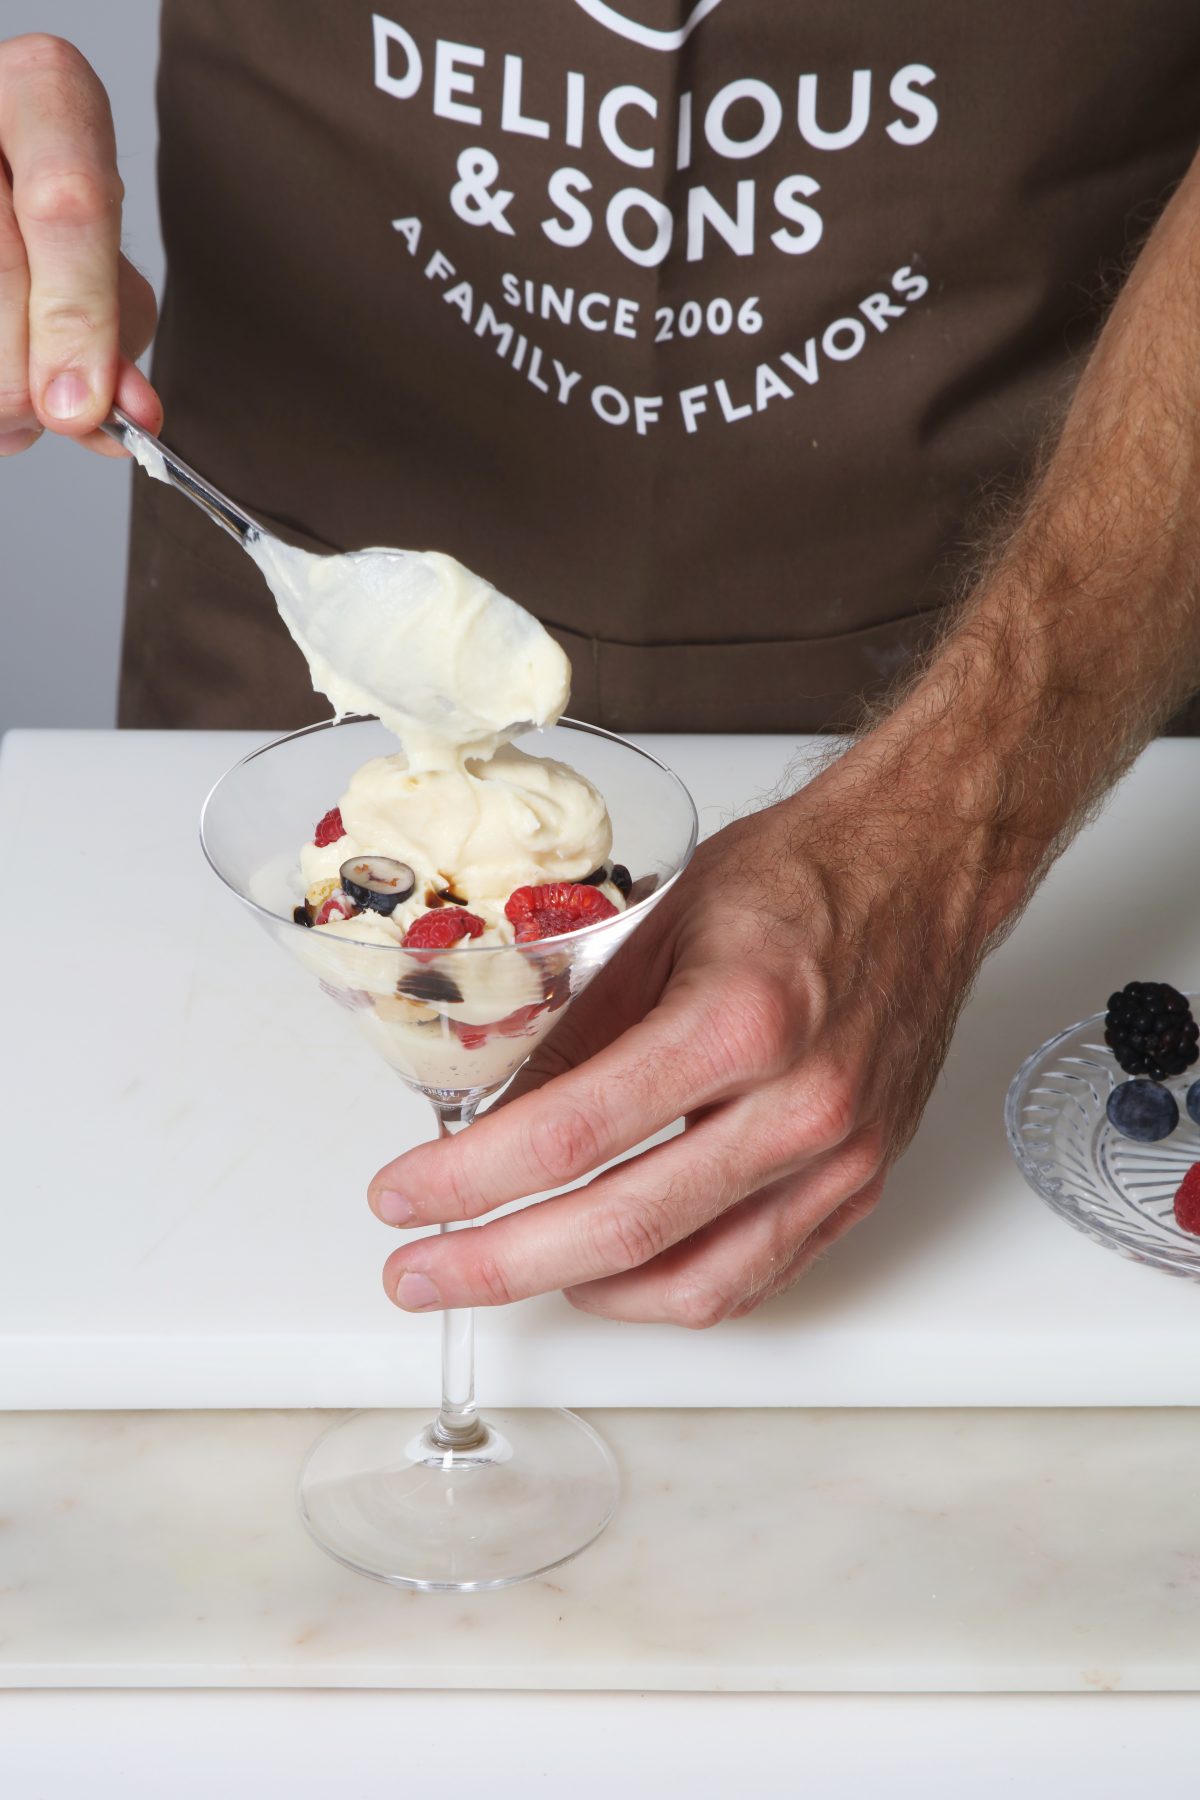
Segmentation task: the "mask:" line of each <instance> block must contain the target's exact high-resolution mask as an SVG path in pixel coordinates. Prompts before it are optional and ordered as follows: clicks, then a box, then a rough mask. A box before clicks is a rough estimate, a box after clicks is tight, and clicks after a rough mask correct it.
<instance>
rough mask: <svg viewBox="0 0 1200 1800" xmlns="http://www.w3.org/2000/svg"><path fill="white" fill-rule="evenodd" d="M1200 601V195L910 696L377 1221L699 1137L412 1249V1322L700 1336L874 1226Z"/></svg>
mask: <svg viewBox="0 0 1200 1800" xmlns="http://www.w3.org/2000/svg"><path fill="white" fill-rule="evenodd" d="M1198 575H1200V169H1198V168H1197V167H1195V166H1194V167H1193V169H1192V170H1191V172H1190V173H1189V175H1188V176H1187V178H1186V180H1185V181H1184V183H1183V185H1182V186H1181V188H1180V189H1179V191H1178V193H1177V194H1176V195H1175V197H1174V198H1173V200H1172V201H1171V203H1170V205H1169V206H1168V207H1167V209H1166V211H1165V213H1164V214H1163V216H1162V218H1161V219H1160V221H1159V223H1158V225H1157V226H1156V228H1155V230H1154V232H1153V233H1152V235H1151V237H1150V239H1149V240H1148V242H1147V244H1146V247H1145V249H1144V251H1143V253H1142V255H1141V257H1140V258H1139V260H1138V262H1137V265H1136V267H1135V269H1134V271H1133V273H1132V275H1131V276H1130V279H1129V281H1128V282H1127V284H1126V286H1125V288H1124V290H1123V292H1122V294H1121V296H1120V298H1119V300H1118V302H1117V304H1116V306H1115V307H1114V309H1113V312H1112V315H1111V317H1110V319H1109V321H1108V323H1107V325H1106V326H1105V329H1104V331H1103V333H1102V335H1101V337H1100V340H1099V342H1098V344H1097V346H1096V349H1095V351H1094V353H1093V355H1092V357H1091V359H1090V361H1089V363H1088V366H1087V368H1086V370H1085V372H1084V375H1083V378H1082V380H1081V382H1080V384H1079V387H1078V390H1077V393H1076V395H1075V399H1074V401H1073V403H1072V406H1071V408H1070V411H1069V413H1068V416H1067V419H1066V423H1065V425H1064V427H1063V430H1062V434H1061V437H1060V439H1059V442H1058V444H1057V447H1056V448H1055V450H1054V452H1053V455H1052V456H1051V457H1050V459H1049V461H1048V464H1047V467H1046V470H1045V473H1044V475H1043V477H1042V479H1041V480H1040V482H1039V483H1038V485H1037V486H1036V488H1035V490H1034V492H1033V495H1032V498H1031V499H1030V501H1029V503H1028V505H1027V506H1026V508H1025V511H1024V513H1023V515H1022V517H1021V518H1020V519H1019V521H1018V522H1017V524H1016V527H1015V529H1014V530H1013V532H1012V535H1011V537H1010V540H1009V542H1008V544H1007V546H1006V547H1005V549H1004V550H1003V552H1002V553H1001V554H1000V555H999V556H998V557H997V559H996V560H995V562H994V565H993V566H992V568H991V569H990V571H989V572H988V574H987V575H986V576H985V577H984V578H983V580H982V581H981V583H980V584H979V587H978V589H977V592H976V594H975V596H974V598H973V599H972V601H971V602H970V604H969V605H968V606H967V607H966V609H965V610H964V612H963V613H962V615H961V616H960V617H959V619H958V620H957V622H956V623H955V624H954V626H953V628H952V629H951V630H950V632H949V633H948V635H947V636H946V637H945V638H944V639H943V641H942V643H941V645H940V647H939V649H938V651H937V652H936V654H935V655H934V657H933V658H932V659H931V660H930V662H929V663H928V665H927V667H926V669H925V671H924V672H923V673H922V674H921V675H920V676H919V677H918V678H917V680H916V681H915V682H914V683H913V684H912V685H911V686H910V688H909V690H908V692H907V693H906V694H905V695H904V696H903V698H901V699H900V700H899V702H898V703H897V704H896V705H895V706H894V707H893V709H892V711H891V712H890V713H889V714H888V716H887V717H885V718H884V719H883V720H882V721H881V722H880V723H879V724H877V725H876V726H875V728H874V729H873V730H871V731H870V732H868V733H867V734H866V735H865V736H863V737H862V738H861V739H860V741H859V742H858V743H856V744H855V745H854V746H853V747H852V748H851V749H850V750H849V751H848V752H847V753H846V754H845V755H844V756H843V757H842V758H841V759H840V760H839V761H838V762H836V763H835V764H834V765H832V766H831V767H830V768H828V769H827V770H825V771H824V773H823V774H821V775H820V776H819V777H818V778H817V780H815V781H814V782H812V783H810V784H809V785H808V786H807V787H806V788H804V789H803V790H802V791H801V792H799V793H797V794H795V795H793V796H792V797H790V798H789V799H787V800H784V801H781V802H779V803H777V804H776V805H773V806H770V807H768V808H766V809H764V810H763V811H762V812H760V813H757V814H755V815H754V816H753V817H752V818H748V819H743V820H740V821H738V822H737V823H736V824H734V825H732V826H729V827H727V828H726V829H725V830H724V831H722V832H719V833H718V834H717V835H716V836H715V837H714V838H712V839H710V840H709V841H708V842H707V843H706V844H704V845H702V846H701V848H700V850H699V852H698V853H697V856H696V858H695V860H694V862H693V864H692V866H691V868H690V869H689V870H688V872H687V874H686V875H685V877H684V878H683V880H682V881H681V882H680V883H679V885H678V886H677V887H676V889H675V890H674V891H673V892H672V893H671V894H670V895H669V896H667V898H666V899H665V900H664V901H663V902H662V904H661V905H660V907H659V908H658V910H657V911H656V912H655V913H654V914H653V915H652V916H651V918H650V919H649V920H648V921H647V923H646V924H645V925H644V926H643V927H642V928H641V930H640V932H639V933H637V934H636V935H635V937H634V938H633V939H632V940H631V941H630V943H629V944H628V945H627V946H626V947H625V949H624V950H623V951H622V952H621V953H620V954H619V956H618V958H617V961H616V963H615V964H614V965H613V966H612V968H611V969H610V970H609V971H608V972H607V974H606V975H602V976H600V977H599V978H598V980H597V981H596V983H595V984H594V985H593V987H592V988H591V989H590V990H589V991H588V992H587V993H586V994H585V995H583V996H582V998H581V999H580V1000H579V1001H577V1002H576V1004H575V1006H574V1007H573V1008H572V1009H571V1010H570V1011H569V1012H568V1013H567V1014H566V1015H565V1017H564V1019H563V1022H562V1024H561V1025H560V1026H559V1027H558V1028H557V1029H556V1031H555V1032H554V1033H553V1035H552V1037H551V1038H550V1039H549V1040H548V1042H547V1044H546V1045H544V1046H543V1049H542V1051H541V1053H540V1055H539V1057H538V1058H536V1059H535V1064H534V1066H533V1068H532V1070H531V1072H530V1075H529V1077H528V1078H526V1079H525V1087H526V1089H532V1090H533V1091H524V1092H522V1093H521V1094H520V1096H519V1097H518V1098H516V1099H515V1100H513V1101H512V1102H511V1103H510V1104H508V1105H505V1106H504V1107H502V1108H501V1109H500V1110H499V1111H497V1112H496V1113H495V1114H494V1115H493V1116H491V1117H489V1118H486V1119H483V1120H481V1121H479V1123H478V1124H477V1125H476V1126H475V1127H474V1128H473V1129H472V1130H471V1131H469V1132H467V1133H465V1134H464V1135H462V1136H459V1137H457V1138H455V1139H454V1140H452V1141H449V1142H443V1143H440V1144H431V1145H426V1146H422V1147H421V1148H419V1149H416V1150H412V1151H409V1152H408V1153H407V1154H406V1155H405V1156H402V1157H400V1158H399V1159H398V1160H397V1161H396V1162H394V1163H391V1164H389V1165H388V1167H387V1168H385V1169H384V1170H382V1171H381V1172H380V1174H379V1175H377V1176H376V1178H375V1180H374V1181H373V1182H372V1184H371V1190H370V1197H371V1203H372V1205H373V1206H374V1208H375V1210H376V1211H377V1212H378V1213H379V1215H380V1216H381V1217H382V1218H384V1219H386V1220H387V1221H388V1222H389V1223H406V1224H410V1225H423V1224H426V1223H429V1222H434V1221H442V1220H453V1219H459V1218H464V1217H479V1216H481V1215H483V1214H485V1213H487V1212H489V1211H491V1210H492V1209H493V1208H494V1207H496V1206H498V1205H500V1204H502V1203H504V1202H505V1201H509V1200H514V1199H518V1198H520V1197H522V1196H524V1195H526V1194H529V1193H532V1192H536V1191H538V1190H541V1189H545V1188H548V1187H557V1186H560V1185H562V1184H564V1183H566V1182H569V1181H573V1180H576V1179H578V1178H579V1177H580V1176H582V1175H585V1174H587V1173H588V1172H589V1171H591V1170H593V1169H596V1168H597V1167H599V1166H600V1165H601V1164H602V1163H604V1162H606V1161H608V1160H609V1159H611V1158H613V1157H616V1156H619V1155H621V1154H622V1153H624V1152H627V1151H629V1150H630V1149H631V1148H633V1147H634V1146H635V1145H636V1144H638V1143H639V1142H640V1141H641V1140H642V1139H643V1138H645V1137H647V1136H649V1135H650V1134H651V1133H652V1132H654V1131H656V1130H658V1129H659V1128H661V1127H662V1126H664V1125H667V1124H668V1123H670V1121H671V1120H672V1119H674V1118H676V1117H678V1116H679V1115H680V1114H686V1115H688V1118H689V1129H688V1130H687V1131H686V1132H685V1133H684V1134H683V1135H682V1136H680V1137H676V1138H673V1139H671V1140H669V1141H668V1142H667V1143H665V1144H662V1145H659V1146H657V1147H656V1148H654V1149H652V1150H649V1151H647V1152H644V1153H643V1154H641V1155H639V1156H636V1157H633V1158H631V1159H630V1160H628V1161H626V1162H625V1163H623V1164H621V1165H620V1166H619V1167H617V1168H615V1169H612V1170H610V1171H608V1172H607V1173H604V1174H601V1175H599V1176H596V1177H594V1178H593V1179H592V1180H591V1181H590V1182H589V1183H588V1185H587V1186H585V1187H583V1188H581V1189H579V1190H577V1191H576V1192H573V1193H570V1194H567V1195H562V1196H559V1197H558V1198H556V1199H553V1200H550V1201H547V1202H545V1203H544V1204H542V1205H540V1206H537V1207H532V1208H527V1209H525V1210H524V1211H523V1212H519V1213H515V1214H512V1215H509V1216H507V1217H505V1218H502V1219H498V1220H494V1221H492V1222H491V1223H489V1224H487V1225H486V1226H484V1227H483V1228H482V1229H480V1230H478V1231H474V1232H468V1233H457V1234H453V1235H451V1236H444V1237H434V1238H426V1239H422V1240H420V1241H418V1242H415V1243H412V1244H410V1245H407V1246H406V1247H404V1248H402V1249H400V1250H398V1251H396V1252H395V1253H394V1254H393V1256H392V1257H391V1258H390V1259H389V1261H388V1264H387V1267H386V1269H385V1284H386V1286H387V1288H388V1291H389V1292H390V1293H391V1294H392V1295H393V1297H394V1298H396V1300H397V1302H398V1303H399V1304H400V1305H402V1306H406V1307H410V1308H426V1307H430V1306H437V1305H448V1306H458V1305H467V1304H475V1305H478V1304H484V1305H487V1304H490V1303H495V1302H502V1301H505V1300H509V1299H517V1298H520V1297H522V1296H524V1295H528V1294H532V1293H536V1292H540V1291H545V1290H550V1289H553V1288H557V1287H563V1288H566V1289H567V1290H568V1292H569V1297H570V1298H571V1299H572V1300H573V1301H574V1302H575V1303H576V1304H577V1305H579V1306H581V1307H583V1308H585V1309H587V1310H590V1311H594V1312H598V1313H602V1314H605V1315H608V1316H612V1317H619V1318H626V1319H660V1320H672V1321H676V1322H679V1323H682V1324H687V1325H708V1324H713V1323H715V1322H716V1321H718V1320H719V1319H722V1318H725V1317H728V1316H731V1315H736V1314H739V1313H742V1312H746V1311H748V1310H750V1308H751V1307H753V1306H755V1305H757V1304H758V1303H759V1301H761V1300H762V1299H763V1298H765V1297H766V1296H767V1295H769V1294H772V1293H775V1292H778V1291H779V1290H780V1289H781V1288H783V1287H785V1286H787V1285H789V1284H790V1283H791V1282H792V1281H794V1280H795V1279H796V1277H797V1276H798V1275H799V1274H800V1272H801V1271H802V1270H803V1269H804V1267H805V1266H806V1265H807V1264H808V1263H809V1262H810V1261H811V1260H812V1259H813V1257H814V1256H815V1255H817V1254H818V1253H819V1252H820V1250H821V1249H822V1248H823V1247H824V1246H825V1245H827V1244H828V1243H830V1242H831V1241H832V1240H833V1239H835V1238H836V1237H838V1236H840V1235H841V1233H842V1232H843V1231H845V1230H846V1229H847V1228H848V1226H849V1225H851V1224H853V1223H854V1221H855V1220H856V1219H858V1218H861V1217H862V1216H863V1215H864V1213H866V1212H867V1211H869V1210H870V1208H871V1207H872V1206H873V1205H874V1203H875V1201H876V1200H877V1199H878V1196H879V1193H880V1190H881V1187H882V1182H883V1177H884V1175H885V1173H886V1170H887V1168H888V1166H889V1164H890V1162H891V1161H892V1160H893V1159H894V1158H895V1156H896V1154H897V1153H898V1151H899V1150H900V1149H901V1148H902V1147H903V1145H904V1144H905V1143H906V1142H907V1140H908V1138H909V1137H910V1136H911V1133H912V1131H913V1130H914V1129H915V1126H916V1123H917V1120H918V1119H919V1117H920V1113H921V1110H922V1108H923V1106H924V1103H925V1100H926V1099H927V1097H928V1094H929V1090H930V1088H931V1086H932V1084H933V1081H934V1079H935V1077H936V1074H937V1071H938V1069H939V1068H940V1066H941V1062H942V1058H943V1055H944V1051H945V1047H946V1043H947V1041H948V1039H949V1035H950V1032H951V1030H952V1028H953V1025H954V1021H955V1019H956V1017H957V1013H958V1010H959V1007H960V1006H961V1003H962V1000H963V997H964V996H965V994H966V992H967V991H968V989H969V986H970V983H971V981H972V978H973V976H974V974H975V971H976V969H977V967H978V964H979V961H980V959H981V957H982V956H983V955H984V953H985V951H986V950H987V948H988V946H989V944H990V943H991V942H993V941H994V940H995V938H996V936H997V935H998V934H999V933H1000V932H1001V931H1002V930H1003V929H1004V927H1005V926H1006V924H1007V923H1009V922H1010V921H1011V920H1012V919H1013V918H1014V917H1015V916H1016V914H1017V913H1018V911H1019V910H1020V908H1021V906H1022V905H1023V903H1024V901H1025V900H1026V899H1027V897H1028V895H1029V894H1030V893H1031V892H1032V891H1033V888H1034V887H1035V886H1036V883H1037V881H1038V879H1039V878H1040V876H1041V874H1042V873H1043V872H1044V870H1045V869H1046V867H1047V866H1048V865H1049V863H1050V861H1051V860H1052V858H1053V856H1054V855H1055V854H1056V853H1057V851H1058V850H1059V849H1060V848H1061V847H1062V845H1063V844H1064V843H1065V842H1066V841H1067V839H1068V838H1069V836H1070V834H1071V832H1072V831H1073V829H1074V828H1075V827H1076V825H1077V824H1078V823H1079V821H1080V820H1081V818H1083V817H1084V816H1085V814H1086V812H1087V810H1088V808H1089V806H1091V805H1092V804H1093V803H1094V802H1095V801H1096V800H1097V799H1098V797H1099V796H1100V795H1102V794H1103V793H1104V791H1105V790H1106V789H1107V788H1108V787H1109V786H1110V785H1111V784H1112V782H1113V781H1114V780H1116V778H1117V777H1118V776H1119V775H1120V774H1121V773H1122V772H1123V770H1124V769H1125V768H1126V767H1127V766H1128V764H1129V762H1130V760H1131V759H1132V758H1133V757H1134V756H1135V755H1136V753H1137V751H1138V750H1139V749H1140V748H1141V747H1142V745H1143V744H1145V743H1146V742H1147V740H1148V739H1149V738H1150V737H1151V735H1152V734H1153V732H1154V731H1155V729H1156V728H1157V726H1158V725H1159V724H1160V723H1161V722H1163V721H1164V720H1165V719H1166V718H1167V717H1168V716H1169V715H1170V713H1171V712H1172V710H1173V709H1174V708H1175V707H1176V706H1177V705H1178V704H1179V703H1180V702H1181V701H1182V700H1184V699H1185V698H1186V697H1187V695H1188V694H1190V693H1191V692H1193V691H1194V690H1195V689H1196V688H1197V687H1200V604H1198V597H1197V590H1198ZM647 1009H648V1010H647ZM643 1013H644V1015H645V1016H644V1017H643V1016H642V1014H643ZM548 1076H554V1079H550V1080H547V1079H546V1078H547V1077H548ZM538 1082H544V1083H545V1085H541V1086H538V1085H536V1084H537V1083H538Z"/></svg>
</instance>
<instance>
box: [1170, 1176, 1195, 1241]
mask: <svg viewBox="0 0 1200 1800" xmlns="http://www.w3.org/2000/svg"><path fill="white" fill-rule="evenodd" d="M1175 1223H1176V1224H1177V1225H1178V1227H1179V1229H1180V1230H1181V1231H1190V1232H1191V1234H1192V1236H1193V1237H1200V1163H1193V1164H1192V1166H1191V1168H1190V1169H1189V1170H1188V1172H1187V1174H1186V1175H1185V1176H1184V1178H1183V1180H1182V1181H1181V1182H1180V1184H1179V1191H1178V1193H1177V1194H1176V1196H1175Z"/></svg>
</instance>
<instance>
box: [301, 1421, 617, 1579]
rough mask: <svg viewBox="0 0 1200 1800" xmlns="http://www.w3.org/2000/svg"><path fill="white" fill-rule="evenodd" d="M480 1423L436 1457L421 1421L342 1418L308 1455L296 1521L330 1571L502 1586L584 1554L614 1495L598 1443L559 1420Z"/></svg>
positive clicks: (613, 1470)
mask: <svg viewBox="0 0 1200 1800" xmlns="http://www.w3.org/2000/svg"><path fill="white" fill-rule="evenodd" d="M484 1425H485V1433H484V1437H483V1440H482V1441H481V1442H480V1443H478V1444H475V1445H472V1446H471V1447H470V1448H469V1449H466V1450H443V1449H440V1448H439V1447H438V1445H437V1444H436V1443H435V1442H434V1439H433V1437H432V1435H431V1431H430V1426H431V1420H430V1417H429V1414H428V1413H427V1412H416V1411H412V1412H358V1413H351V1414H350V1416H349V1418H347V1419H344V1420H342V1421H341V1423H340V1424H337V1425H334V1426H332V1427H331V1428H330V1429H329V1430H328V1431H327V1432H326V1433H325V1434H324V1436H323V1437H320V1438H318V1439H317V1441H316V1443H315V1444H314V1445H313V1447H312V1449H311V1450H310V1451H309V1454H308V1459H307V1461H306V1462H305V1464H304V1467H303V1469H302V1470H301V1472H300V1485H299V1491H298V1500H299V1506H300V1517H301V1518H302V1519H303V1521H304V1523H305V1525H306V1526H307V1527H308V1530H309V1531H310V1533H311V1534H312V1536H313V1537H314V1538H315V1539H316V1541H317V1543H318V1544H319V1545H320V1546H321V1548H322V1550H325V1551H327V1552H328V1554H329V1555H330V1556H332V1557H334V1558H335V1559H336V1560H337V1561H338V1562H340V1563H344V1564H345V1565H346V1567H347V1568H349V1569H355V1570H357V1571H358V1573H359V1574H361V1575H370V1576H372V1577H373V1578H374V1579H375V1580H376V1581H390V1582H393V1583H394V1584H395V1585H396V1586H397V1587H413V1588H425V1589H431V1590H449V1591H452V1592H459V1593H463V1592H469V1591H472V1590H477V1589H481V1588H500V1587H508V1586H509V1585H510V1584H511V1583H512V1582H514V1581H528V1580H529V1578H530V1577H531V1576H533V1575H541V1574H542V1573H544V1571H545V1570H547V1569H553V1568H554V1567H555V1565H556V1564H558V1563H561V1562H566V1560H567V1559H568V1557H571V1556H577V1555H578V1554H579V1552H580V1551H581V1550H586V1548H587V1546H588V1545H589V1544H590V1543H592V1542H593V1540H594V1539H595V1538H597V1537H599V1535H600V1533H601V1532H602V1531H603V1530H604V1527H605V1526H606V1525H607V1524H608V1521H609V1520H610V1519H611V1518H612V1515H613V1512H614V1511H615V1509H616V1504H617V1497H618V1493H619V1491H620V1483H619V1478H618V1475H617V1466H616V1463H615V1462H614V1461H613V1456H612V1452H611V1450H610V1449H609V1448H608V1445H607V1444H606V1443H605V1442H604V1440H603V1439H602V1438H601V1437H599V1436H598V1435H597V1433H596V1432H594V1431H593V1430H592V1428H591V1426H590V1425H588V1424H586V1423H585V1422H584V1420H583V1419H580V1418H578V1417H577V1416H576V1415H575V1414H574V1413H571V1412H563V1411H557V1410H555V1411H550V1410H544V1411H542V1410H539V1411H528V1412H525V1411H522V1412H495V1413H491V1414H489V1416H488V1418H487V1419H486V1420H485V1421H484Z"/></svg>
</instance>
